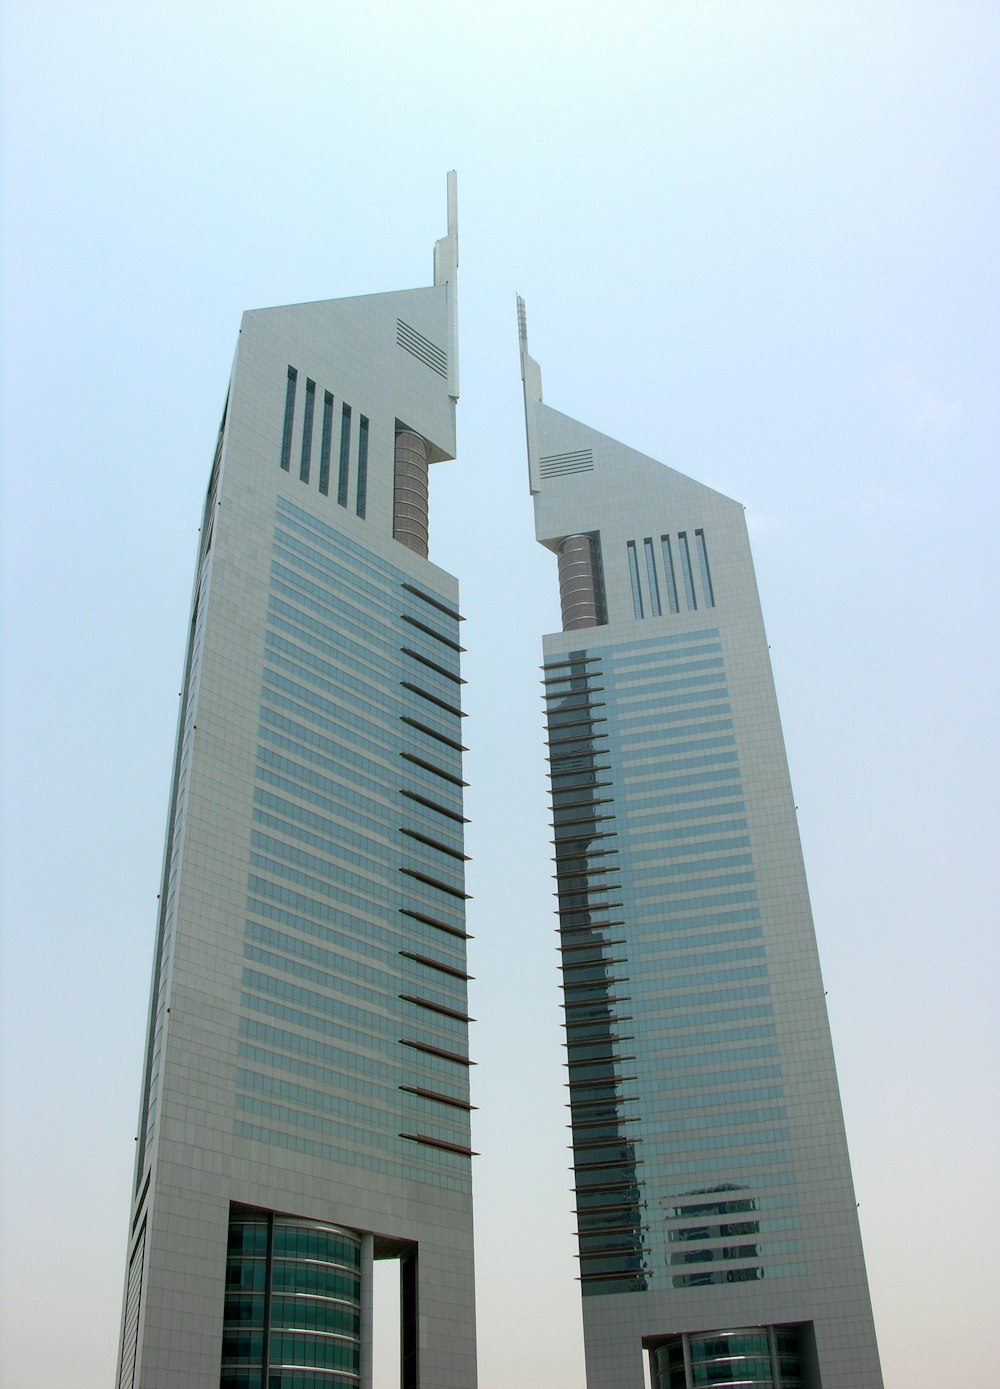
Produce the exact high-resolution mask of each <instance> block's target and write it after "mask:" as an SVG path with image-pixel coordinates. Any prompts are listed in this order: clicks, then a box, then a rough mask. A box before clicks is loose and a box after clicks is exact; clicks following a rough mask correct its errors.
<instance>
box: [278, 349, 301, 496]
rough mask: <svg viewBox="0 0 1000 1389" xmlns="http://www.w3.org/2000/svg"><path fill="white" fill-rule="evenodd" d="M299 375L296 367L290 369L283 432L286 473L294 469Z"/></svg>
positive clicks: (282, 457) (282, 462)
mask: <svg viewBox="0 0 1000 1389" xmlns="http://www.w3.org/2000/svg"><path fill="white" fill-rule="evenodd" d="M298 379H299V373H298V372H297V371H296V370H295V368H294V367H289V368H288V384H287V385H286V386H285V423H284V425H283V427H282V430H281V466H282V468H283V469H284V470H285V472H286V473H287V472H290V471H291V467H292V425H293V424H294V423H295V385H296V382H297V381H298Z"/></svg>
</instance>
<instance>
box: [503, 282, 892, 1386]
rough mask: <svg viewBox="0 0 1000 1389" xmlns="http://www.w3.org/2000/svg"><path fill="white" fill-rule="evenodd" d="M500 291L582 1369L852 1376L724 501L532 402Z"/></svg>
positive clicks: (854, 1287) (783, 844)
mask: <svg viewBox="0 0 1000 1389" xmlns="http://www.w3.org/2000/svg"><path fill="white" fill-rule="evenodd" d="M518 309H519V328H520V338H521V368H522V377H523V380H524V396H525V415H526V425H527V442H528V462H529V471H530V485H531V492H532V494H533V497H534V507H535V526H536V535H537V538H538V540H539V541H540V542H541V544H543V545H545V546H546V547H547V548H548V549H550V550H552V551H553V552H554V553H555V554H556V555H557V556H558V568H559V584H560V595H561V600H562V617H563V630H562V631H561V632H559V633H556V634H554V635H549V636H546V637H545V638H544V645H543V650H544V698H545V708H546V714H547V723H548V755H549V763H550V775H551V788H552V816H553V828H554V835H555V854H556V869H557V889H558V924H559V932H560V946H561V960H562V974H563V985H564V999H565V1022H566V1048H567V1060H568V1079H569V1097H570V1107H571V1118H572V1125H573V1172H574V1179H575V1188H576V1206H577V1224H578V1233H579V1258H580V1279H581V1289H582V1294H583V1322H584V1338H585V1349H586V1365H587V1385H588V1389H642V1387H643V1383H644V1379H643V1353H644V1352H645V1353H647V1354H648V1356H649V1359H650V1373H651V1377H652V1384H653V1387H654V1389H693V1386H701V1387H702V1389H711V1386H722V1385H727V1386H729V1385H732V1384H733V1383H740V1384H743V1385H747V1386H759V1389H765V1386H766V1389H800V1387H801V1389H819V1386H822V1389H878V1386H880V1385H881V1383H882V1379H881V1373H880V1370H879V1361H878V1350H877V1346H876V1342H875V1333H874V1327H873V1323H872V1316H871V1308H870V1303H869V1297H868V1286H867V1279H866V1275H865V1267H864V1259H863V1254H862V1249H861V1240H860V1234H859V1230H858V1221H857V1208H856V1204H855V1199H854V1191H853V1186H852V1182H851V1172H850V1163H849V1159H848V1153H847V1145H846V1141H845V1136H844V1128H843V1119H842V1115H841V1107H840V1099H839V1093H838V1089H837V1079H836V1072H835V1069H834V1061H833V1053H832V1049H831V1044H830V1033H829V1026H828V1023H827V1016H826V1006H825V1002H824V994H823V986H822V981H821V977H820V970H819V963H818V959H817V954H816V943H815V937H814V933H813V924H812V917H811V913H810V907H809V897H808V891H807V887H806V880H805V873H804V870H803V865H802V857H801V850H800V846H799V837H798V829H797V825H796V819H795V807H794V805H793V802H792V796H791V789H790V785H789V779H788V770H787V764H786V759H785V750H784V744H783V740H782V735H781V728H780V724H779V720H778V712H777V705H776V701H775V696H774V687H773V682H772V677H771V669H770V661H769V657H768V649H767V642H766V639H765V636H764V628H763V622H762V619H761V612H760V604H759V600H758V597H757V587H756V581H755V577H754V571H753V563H752V560H751V556H750V549H749V544H748V539H747V532H746V523H745V520H744V514H743V508H742V506H740V505H739V504H738V503H737V502H734V501H732V500H730V499H729V498H728V497H724V496H722V495H721V494H719V493H718V492H714V491H712V490H711V489H710V488H708V487H704V486H702V485H701V484H699V483H697V482H694V481H692V480H691V479H690V478H687V477H685V476H683V475H682V474H681V473H679V472H676V471H674V469H672V468H669V467H666V466H664V465H663V464H661V463H657V462H655V461H654V460H653V459H651V458H647V457H644V456H643V455H642V454H639V453H637V452H635V451H634V450H632V449H630V448H627V447H626V446H625V445H623V444H620V443H618V442H616V441H615V440H613V439H610V438H607V437H606V436H605V435H603V434H599V433H598V432H597V431H596V430H593V429H589V428H587V426H585V425H583V424H580V423H578V422H577V421H576V420H573V419H570V418H568V417H567V416H565V415H562V414H560V413H559V412H558V411H556V410H553V409H551V408H549V407H548V406H546V405H545V404H543V403H542V391H541V376H540V372H539V369H538V366H537V364H536V363H535V362H534V361H533V360H532V358H531V357H530V356H529V355H528V350H527V334H526V328H525V319H524V305H523V303H521V302H520V301H519V304H518Z"/></svg>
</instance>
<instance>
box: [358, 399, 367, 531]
mask: <svg viewBox="0 0 1000 1389" xmlns="http://www.w3.org/2000/svg"><path fill="white" fill-rule="evenodd" d="M356 510H357V513H358V515H359V516H360V517H361V519H362V521H363V520H364V519H365V513H366V511H367V510H368V416H367V415H361V416H359V417H358V500H357V506H356Z"/></svg>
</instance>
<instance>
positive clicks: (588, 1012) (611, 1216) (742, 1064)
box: [545, 627, 804, 1296]
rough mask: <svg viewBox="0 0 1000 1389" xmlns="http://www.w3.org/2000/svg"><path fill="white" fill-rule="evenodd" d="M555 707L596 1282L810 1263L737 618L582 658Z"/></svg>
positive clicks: (586, 1236)
mask: <svg viewBox="0 0 1000 1389" xmlns="http://www.w3.org/2000/svg"><path fill="white" fill-rule="evenodd" d="M545 703H546V714H547V722H548V734H549V766H550V776H551V784H552V793H553V806H554V826H555V834H556V853H557V858H556V862H557V868H558V882H559V928H560V940H561V945H562V964H563V982H564V989H565V1005H566V1042H567V1057H568V1068H569V1083H570V1090H571V1097H572V1099H573V1104H574V1108H573V1117H574V1177H575V1183H576V1189H577V1200H578V1208H579V1220H580V1268H581V1278H582V1284H583V1292H584V1295H585V1296H593V1295H597V1294H607V1293H614V1292H626V1291H635V1290H638V1289H643V1288H645V1287H647V1286H648V1284H649V1280H650V1278H651V1277H652V1276H653V1271H654V1270H656V1271H657V1276H658V1277H663V1276H664V1273H665V1275H666V1277H665V1281H666V1282H667V1283H668V1285H672V1286H673V1287H676V1288H686V1287H695V1286H705V1285H708V1284H712V1283H719V1282H730V1283H731V1282H734V1281H752V1280H756V1279H762V1278H764V1277H765V1276H766V1277H769V1278H780V1277H786V1276H789V1275H790V1274H801V1273H803V1272H804V1265H803V1263H802V1260H801V1257H800V1256H801V1254H802V1252H803V1246H802V1242H801V1238H800V1237H799V1236H798V1235H797V1234H796V1233H795V1231H796V1230H797V1229H798V1220H797V1217H796V1215H795V1209H796V1204H797V1202H796V1193H795V1174H794V1165H793V1162H792V1155H791V1153H790V1151H789V1147H788V1143H789V1134H788V1129H787V1111H786V1108H785V1104H784V1089H783V1084H782V1076H781V1062H780V1054H779V1050H778V1047H777V1044H776V1041H775V1023H774V1018H773V1008H772V1005H771V981H770V978H769V969H768V959H767V949H766V946H765V944H764V934H763V930H762V927H761V924H760V918H761V910H760V905H759V897H758V892H757V883H756V875H755V870H754V859H753V844H752V840H751V835H750V832H749V822H748V820H747V818H746V813H745V812H746V804H745V795H746V792H745V789H744V786H743V779H742V774H741V770H740V761H739V755H738V751H737V747H736V737H735V735H734V732H733V719H732V706H731V695H730V690H729V686H728V682H727V676H726V661H725V655H724V651H723V642H722V638H721V635H720V632H719V629H718V628H717V627H707V628H700V629H693V630H690V631H686V632H684V633H680V634H666V635H663V636H660V637H657V638H651V639H646V640H643V641H635V642H630V643H626V644H616V645H614V646H610V647H601V648H594V649H588V648H582V649H580V650H579V651H574V652H572V653H570V654H569V655H568V656H566V657H563V658H561V659H559V660H557V661H553V662H550V663H547V664H546V667H545ZM652 1097H655V1099H653V1098H652ZM699 1186H700V1187H702V1188H703V1189H704V1194H698V1195H697V1196H695V1195H692V1194H691V1192H692V1188H698V1187H699ZM650 1193H655V1194H656V1198H657V1202H658V1205H659V1207H660V1210H659V1217H660V1218H659V1219H656V1220H651V1219H649V1218H648V1198H649V1195H650ZM672 1201H673V1204H671V1202H672ZM737 1213H738V1214H739V1215H740V1217H744V1216H745V1217H747V1218H745V1219H744V1218H740V1219H738V1220H734V1219H731V1218H730V1217H732V1216H735V1215H736V1214H737ZM626 1227H627V1229H628V1234H627V1235H625V1234H624V1230H625V1228H626ZM709 1227H711V1228H712V1230H713V1231H714V1232H715V1233H716V1234H718V1236H719V1238H718V1239H717V1240H716V1241H714V1242H713V1243H712V1244H711V1246H709V1245H706V1244H705V1243H703V1242H702V1240H703V1239H704V1237H705V1236H706V1235H707V1234H708V1229H709ZM699 1237H700V1238H699ZM696 1241H697V1242H696Z"/></svg>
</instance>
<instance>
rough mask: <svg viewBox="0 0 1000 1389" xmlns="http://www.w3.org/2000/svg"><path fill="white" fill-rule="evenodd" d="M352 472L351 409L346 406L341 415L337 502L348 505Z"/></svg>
mask: <svg viewBox="0 0 1000 1389" xmlns="http://www.w3.org/2000/svg"><path fill="white" fill-rule="evenodd" d="M350 471H351V407H350V406H349V405H345V406H344V408H343V410H342V411H341V414H340V472H339V473H338V475H337V501H338V502H339V503H340V505H341V506H346V505H347V482H348V475H349V473H350Z"/></svg>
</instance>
